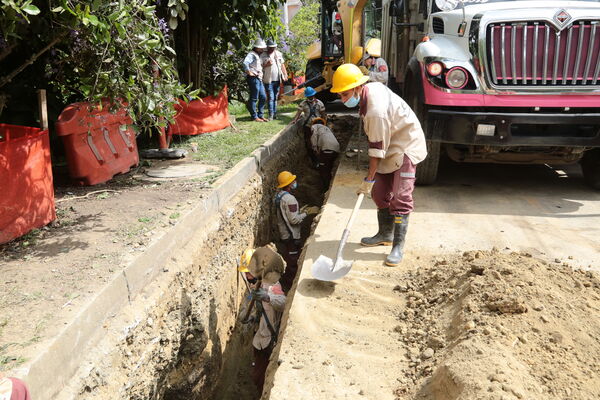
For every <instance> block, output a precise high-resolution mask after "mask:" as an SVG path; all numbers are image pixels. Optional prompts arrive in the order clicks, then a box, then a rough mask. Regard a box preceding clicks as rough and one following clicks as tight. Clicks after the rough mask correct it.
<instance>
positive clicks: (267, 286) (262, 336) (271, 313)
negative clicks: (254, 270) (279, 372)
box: [252, 282, 286, 350]
mask: <svg viewBox="0 0 600 400" xmlns="http://www.w3.org/2000/svg"><path fill="white" fill-rule="evenodd" d="M261 287H262V288H263V289H264V290H265V291H266V292H267V293H268V294H269V301H268V302H266V301H263V302H262V306H263V308H264V310H265V314H267V318H269V322H270V323H271V326H272V327H273V328H274V329H277V327H278V326H279V322H280V320H281V313H282V312H283V309H284V308H285V300H286V297H285V293H283V289H282V288H281V285H280V284H279V282H276V283H268V282H263V283H262V285H261ZM269 343H271V330H270V329H269V326H268V325H267V321H265V317H264V316H263V315H261V316H260V322H259V323H258V330H257V331H256V333H255V334H254V339H252V345H253V346H254V347H255V348H256V349H258V350H262V349H264V348H266V347H268V346H269Z"/></svg>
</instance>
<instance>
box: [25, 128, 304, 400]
mask: <svg viewBox="0 0 600 400" xmlns="http://www.w3.org/2000/svg"><path fill="white" fill-rule="evenodd" d="M298 129H299V125H298V124H296V125H288V126H287V127H286V128H284V129H283V130H282V131H281V132H279V133H278V134H276V135H275V136H273V137H272V138H271V139H270V140H268V141H267V142H266V143H265V144H264V145H262V146H261V147H259V148H258V149H256V150H255V151H254V152H252V154H251V156H250V157H246V158H244V159H243V160H241V161H240V162H238V163H237V164H236V165H235V166H234V167H233V168H232V169H230V170H229V171H227V172H226V173H225V175H223V176H222V177H221V178H219V179H218V180H217V181H216V182H215V184H214V189H213V190H212V191H211V192H210V193H209V194H208V195H207V197H205V198H204V199H202V200H201V201H200V202H199V203H198V204H197V205H196V206H195V207H194V208H193V209H192V210H191V211H189V212H188V213H187V214H186V215H185V216H183V218H181V219H180V221H179V222H178V223H177V224H176V225H175V226H174V227H173V228H171V229H170V230H169V231H167V232H165V233H164V234H163V236H162V237H160V238H159V239H158V240H157V241H156V242H154V243H153V244H152V245H151V246H150V247H148V249H146V251H144V253H142V254H140V255H139V256H138V257H137V258H136V259H135V260H134V261H132V262H131V264H129V265H128V266H127V267H125V268H124V269H123V270H122V271H121V272H119V273H118V274H116V275H115V276H114V277H113V279H112V280H111V281H110V282H109V283H108V284H107V285H106V286H105V287H104V288H103V289H102V290H101V291H100V292H99V293H98V294H97V295H96V296H95V297H93V298H92V299H91V300H90V301H89V303H88V304H87V305H86V306H85V308H84V309H82V310H81V311H80V312H79V313H78V314H77V315H76V316H75V317H74V318H73V320H72V321H71V322H70V323H69V324H68V325H67V326H66V327H65V328H64V329H63V331H62V332H61V333H60V334H59V335H58V336H57V337H55V338H54V340H53V341H52V342H51V344H50V345H49V346H48V347H47V349H46V350H45V351H44V352H43V353H42V354H40V355H39V356H38V357H37V358H36V359H34V360H33V361H32V362H31V363H30V364H29V367H25V369H24V370H23V373H22V374H20V375H22V376H23V379H24V380H25V381H26V382H27V384H28V386H29V388H30V390H31V393H32V398H35V399H38V400H46V399H52V398H54V397H56V396H57V394H58V393H59V392H60V391H61V390H62V389H63V387H64V386H65V385H66V384H67V383H68V381H69V380H70V379H71V378H72V377H73V376H74V374H75V373H76V372H77V369H78V368H79V367H80V365H81V363H82V361H83V359H84V356H85V354H86V353H87V350H89V349H90V348H92V347H93V346H95V345H96V344H97V343H98V341H99V340H100V339H101V337H102V330H100V329H99V328H101V327H102V326H103V324H104V322H105V321H106V320H107V319H108V318H110V317H112V316H114V315H115V314H117V313H119V311H120V310H121V309H122V308H123V307H124V306H126V305H127V304H129V303H130V302H131V300H132V299H134V298H135V297H136V296H137V295H138V294H139V293H140V292H141V291H142V290H143V289H144V288H145V287H146V286H147V285H149V284H150V283H151V282H152V281H153V280H154V279H155V278H156V276H157V275H158V273H159V272H160V271H161V268H162V267H163V265H165V263H166V262H167V261H168V260H169V257H170V255H171V254H172V253H173V251H174V250H175V249H176V248H179V247H182V246H185V245H186V244H187V243H188V242H189V240H190V238H192V237H193V233H194V232H196V231H198V230H200V229H203V228H204V227H205V225H206V221H208V220H209V218H206V216H207V215H208V216H210V215H214V214H216V213H218V212H220V211H221V210H222V209H223V208H224V207H225V206H226V205H227V203H228V202H229V200H231V199H232V198H233V197H234V196H235V195H236V194H237V193H238V192H239V191H240V190H241V189H242V188H243V187H244V186H245V185H246V184H247V183H249V182H250V180H251V179H252V177H253V176H254V175H255V174H256V173H258V172H260V169H261V167H262V166H263V165H265V164H266V163H267V162H268V161H269V160H271V159H272V158H273V157H274V156H275V155H277V154H278V153H279V152H280V151H281V149H282V148H283V147H284V146H285V145H286V143H287V142H289V139H290V138H291V137H293V135H296V134H297V131H298Z"/></svg>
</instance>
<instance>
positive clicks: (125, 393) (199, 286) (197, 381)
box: [38, 125, 351, 400]
mask: <svg viewBox="0 0 600 400" xmlns="http://www.w3.org/2000/svg"><path fill="white" fill-rule="evenodd" d="M300 129H301V128H300V127H299V126H297V125H296V126H290V127H288V128H287V129H286V130H284V131H283V132H282V133H280V134H279V135H277V136H275V137H274V138H273V139H271V140H270V141H269V142H267V143H265V144H264V145H263V146H262V147H261V148H259V149H258V150H256V151H255V152H254V154H253V157H250V158H247V159H244V160H243V161H241V162H240V163H239V164H238V165H237V166H236V167H235V168H234V169H233V170H231V171H230V172H228V173H227V174H226V175H225V176H224V177H222V178H221V179H220V180H219V181H218V182H217V183H216V184H215V187H216V189H215V191H214V192H213V194H212V196H211V197H210V198H206V199H203V200H202V201H201V202H200V204H199V205H198V207H196V209H195V210H193V211H191V212H190V213H189V215H187V216H184V217H183V218H182V220H183V221H184V223H186V222H185V221H187V224H188V225H189V226H188V227H187V228H185V229H184V228H181V229H179V231H177V228H178V227H177V226H176V227H175V228H176V229H175V230H174V232H173V233H172V234H173V235H174V236H175V237H171V238H169V240H170V241H171V242H173V243H174V244H173V246H171V247H170V251H168V250H169V249H165V250H164V251H163V253H165V257H164V258H163V259H161V257H156V258H155V259H151V258H149V259H148V260H147V261H146V263H147V264H146V266H145V267H146V269H145V270H144V272H143V273H142V276H143V278H144V279H146V280H147V281H148V282H150V283H149V284H145V285H144V283H143V282H137V283H133V282H128V288H129V290H130V291H131V290H134V291H137V293H134V294H131V292H128V299H127V301H126V302H125V304H124V306H123V307H120V308H119V309H118V311H111V313H110V315H108V318H103V319H102V320H101V324H102V325H103V326H102V328H101V329H96V330H97V331H98V332H97V333H99V339H98V343H97V345H95V346H88V347H87V348H84V349H82V350H83V352H81V351H79V349H77V348H76V347H73V351H74V352H76V353H74V354H71V355H72V356H73V357H74V358H78V359H80V362H79V366H80V368H79V369H78V370H77V371H76V373H75V375H74V376H72V377H71V378H69V379H64V378H63V379H61V380H57V383H55V385H54V387H51V388H46V389H45V392H46V393H50V392H52V391H54V392H55V393H56V395H41V396H38V398H40V399H42V400H43V399H50V398H57V399H59V400H66V399H75V398H76V399H84V400H85V399H115V398H119V399H132V400H142V399H144V400H147V399H156V400H159V399H160V400H162V399H164V400H178V399H200V398H213V395H214V393H213V392H214V390H215V388H216V389H217V390H222V388H223V386H224V385H225V386H227V382H225V383H224V382H223V381H222V380H221V381H219V377H220V376H221V373H222V371H223V366H224V364H225V363H224V361H225V360H227V359H229V358H230V357H232V356H233V357H235V354H236V353H237V352H238V351H239V350H240V346H241V345H246V344H245V343H243V341H240V338H239V337H238V338H236V337H235V335H232V333H233V332H234V330H235V329H236V328H235V327H236V317H237V312H238V309H239V307H240V304H241V300H242V296H243V295H244V292H245V287H244V286H243V282H241V280H240V279H239V274H238V273H237V270H236V269H235V262H236V260H237V258H238V257H239V254H240V253H241V252H242V251H243V250H244V249H245V248H247V247H249V246H259V245H263V244H266V243H268V242H269V241H271V240H272V239H273V223H272V220H271V219H272V215H271V214H272V212H271V210H272V206H271V200H272V198H273V195H274V191H275V189H274V188H275V181H276V176H277V173H278V172H279V171H281V170H283V169H291V170H292V172H294V173H296V174H298V176H299V183H300V192H303V193H304V194H305V195H307V193H310V194H308V195H307V196H308V199H310V200H313V204H314V201H318V202H322V201H323V193H322V192H320V191H319V192H318V193H317V194H315V193H314V191H312V192H311V190H302V189H303V188H305V189H308V188H312V187H314V186H315V185H316V184H318V179H319V178H318V175H317V174H316V171H314V170H310V168H308V167H307V165H306V164H307V161H306V160H307V157H306V151H305V148H304V143H303V139H302V137H301V131H300ZM348 133H351V132H342V135H343V136H345V139H349V135H348ZM342 142H343V143H342V144H343V145H344V146H345V143H346V142H347V140H346V141H344V140H342ZM315 197H318V198H317V199H315ZM300 201H301V202H302V203H304V204H305V203H306V201H307V198H304V199H302V198H300ZM319 205H320V203H319ZM158 244H159V245H160V243H158ZM167 251H168V253H167ZM161 254H162V253H161ZM149 264H152V268H151V267H150V265H149ZM126 273H127V271H126V272H125V273H124V275H125V274H126ZM129 279H131V277H130V278H129ZM290 297H291V296H290ZM99 320H100V319H99ZM90 348H91V349H90ZM39 367H40V368H42V367H43V365H40V366H39ZM226 367H227V366H226ZM227 368H229V369H230V368H231V366H229V367H227ZM233 372H234V373H235V372H236V371H235V370H234V371H233ZM46 375H48V374H46ZM65 382H66V383H65ZM61 383H62V384H61ZM58 385H60V387H59V386H58ZM39 393H41V392H39ZM221 398H222V396H221ZM255 398H256V397H255Z"/></svg>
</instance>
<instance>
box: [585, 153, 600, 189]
mask: <svg viewBox="0 0 600 400" xmlns="http://www.w3.org/2000/svg"><path fill="white" fill-rule="evenodd" d="M581 170H582V171H583V178H584V179H585V183H587V184H588V185H589V186H591V187H592V188H594V189H596V190H600V149H593V150H588V151H586V152H585V154H584V155H583V158H582V159H581Z"/></svg>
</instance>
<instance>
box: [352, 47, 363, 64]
mask: <svg viewBox="0 0 600 400" xmlns="http://www.w3.org/2000/svg"><path fill="white" fill-rule="evenodd" d="M363 51H364V50H363V48H362V46H355V47H354V48H353V49H352V53H350V60H351V61H352V63H353V64H358V63H359V62H360V60H362V57H363Z"/></svg>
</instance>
